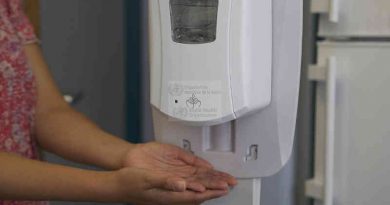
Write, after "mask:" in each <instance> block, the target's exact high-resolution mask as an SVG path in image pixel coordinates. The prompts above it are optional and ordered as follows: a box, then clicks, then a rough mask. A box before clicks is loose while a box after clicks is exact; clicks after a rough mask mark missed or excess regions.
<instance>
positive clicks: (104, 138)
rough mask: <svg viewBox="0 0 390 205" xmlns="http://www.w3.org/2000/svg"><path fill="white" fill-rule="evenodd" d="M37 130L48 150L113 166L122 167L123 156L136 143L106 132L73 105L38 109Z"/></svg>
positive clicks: (85, 160)
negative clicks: (73, 107) (44, 109)
mask: <svg viewBox="0 0 390 205" xmlns="http://www.w3.org/2000/svg"><path fill="white" fill-rule="evenodd" d="M36 132H37V140H38V143H39V145H40V146H41V147H42V148H44V149H45V150H47V151H50V152H53V153H55V154H58V155H60V156H62V157H64V158H66V159H70V160H72V161H76V162H80V163H87V164H93V165H96V166H99V167H102V168H106V169H110V170H115V169H119V168H121V167H122V163H123V160H124V156H125V155H126V153H127V152H129V150H130V149H131V148H132V147H133V146H134V145H132V144H130V143H128V142H126V141H124V140H122V139H120V138H118V137H114V136H112V135H110V134H108V133H105V132H103V131H102V130H101V129H100V128H98V127H97V126H96V125H95V124H94V123H92V122H91V121H89V120H88V119H87V118H86V117H84V116H83V115H82V114H80V113H78V112H76V111H74V110H73V109H72V108H58V109H53V110H49V111H47V112H41V113H37V120H36Z"/></svg>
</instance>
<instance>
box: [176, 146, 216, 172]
mask: <svg viewBox="0 0 390 205" xmlns="http://www.w3.org/2000/svg"><path fill="white" fill-rule="evenodd" d="M178 158H179V159H180V160H183V161H184V162H185V163H187V164H188V165H191V166H194V167H203V168H208V169H214V167H213V165H211V164H210V162H208V161H206V160H204V159H202V158H199V157H197V156H195V155H193V154H191V153H188V152H186V151H184V150H182V149H180V148H178Z"/></svg>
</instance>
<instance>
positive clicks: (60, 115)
mask: <svg viewBox="0 0 390 205" xmlns="http://www.w3.org/2000/svg"><path fill="white" fill-rule="evenodd" d="M25 53H26V55H27V59H28V62H29V64H30V66H31V67H32V69H33V72H34V74H35V76H36V80H37V90H38V103H37V111H36V134H37V140H38V143H39V145H40V146H41V147H42V148H44V149H45V150H48V151H50V152H53V153H55V154H58V155H60V156H62V157H64V158H67V159H70V160H73V161H77V162H81V163H88V164H93V165H97V166H100V167H103V168H106V169H119V168H121V167H122V161H123V160H124V159H123V157H124V156H125V155H126V153H127V152H128V151H129V150H130V149H131V148H132V147H133V145H131V144H129V143H128V142H125V141H124V140H122V139H119V138H117V137H114V136H112V135H110V134H108V133H105V132H104V131H102V130H101V129H99V128H98V127H97V126H96V125H95V124H94V123H92V122H91V121H89V120H88V119H87V118H86V117H84V116H83V115H81V114H80V113H78V112H76V111H74V110H73V109H72V108H71V107H70V106H69V105H68V104H67V103H66V102H65V101H64V100H63V97H62V95H61V93H60V92H59V90H58V89H57V87H56V85H55V83H54V81H53V79H52V77H51V75H50V73H49V70H48V66H47V65H46V63H45V61H44V59H43V56H42V53H41V51H40V48H39V47H38V46H37V45H36V44H28V45H25Z"/></svg>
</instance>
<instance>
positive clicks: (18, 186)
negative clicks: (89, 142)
mask: <svg viewBox="0 0 390 205" xmlns="http://www.w3.org/2000/svg"><path fill="white" fill-rule="evenodd" d="M109 179H110V172H94V171H86V170H80V169H74V168H68V167H63V166H58V165H52V164H48V163H44V162H39V161H33V160H29V159H24V158H21V157H18V156H15V155H11V154H7V153H1V152H0V184H1V186H0V199H3V200H66V201H97V202H104V201H107V200H109V199H112V194H111V193H110V192H112V190H110V189H112V187H110V182H109V181H110V180H109Z"/></svg>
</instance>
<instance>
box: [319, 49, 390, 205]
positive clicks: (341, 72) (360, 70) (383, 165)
mask: <svg viewBox="0 0 390 205" xmlns="http://www.w3.org/2000/svg"><path fill="white" fill-rule="evenodd" d="M330 57H334V59H335V61H336V64H337V65H336V70H337V71H336V73H337V74H336V107H335V116H336V117H335V121H334V122H333V123H335V124H334V125H335V144H334V146H335V152H334V156H335V157H334V162H335V163H334V172H333V173H334V180H333V181H334V186H333V188H334V198H333V204H334V205H367V204H370V205H385V204H390V194H389V193H390V177H389V174H390V163H389V158H390V149H389V145H390V92H389V89H390V67H389V66H390V43H369V42H366V43H329V42H326V43H320V44H319V59H318V60H319V64H326V61H327V59H329V58H330ZM317 91H318V95H319V96H317V100H318V101H320V102H317V105H318V103H320V104H323V103H324V102H322V103H321V101H322V100H323V99H325V97H324V93H325V92H324V91H323V90H322V89H321V87H318V90H317ZM319 109H322V108H321V107H320V108H319ZM317 112H318V110H317ZM320 112H321V111H320ZM319 204H320V203H319Z"/></svg>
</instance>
